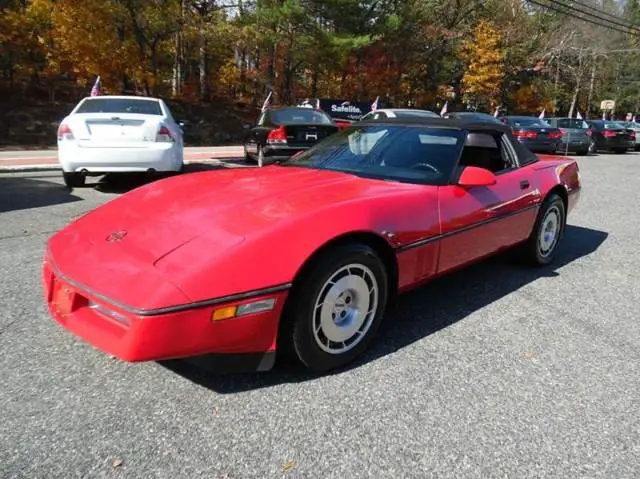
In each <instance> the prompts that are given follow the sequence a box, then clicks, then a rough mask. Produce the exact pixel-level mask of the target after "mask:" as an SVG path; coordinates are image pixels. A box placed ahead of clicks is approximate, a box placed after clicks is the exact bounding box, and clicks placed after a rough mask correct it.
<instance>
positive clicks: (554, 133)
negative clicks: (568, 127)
mask: <svg viewBox="0 0 640 479" xmlns="http://www.w3.org/2000/svg"><path fill="white" fill-rule="evenodd" d="M549 138H551V139H552V140H557V139H558V138H562V131H552V132H550V133H549Z"/></svg>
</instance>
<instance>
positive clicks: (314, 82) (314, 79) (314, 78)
mask: <svg viewBox="0 0 640 479" xmlns="http://www.w3.org/2000/svg"><path fill="white" fill-rule="evenodd" d="M319 76H320V75H319V73H318V62H316V64H315V65H314V67H313V73H312V74H311V98H317V96H318V78H319Z"/></svg>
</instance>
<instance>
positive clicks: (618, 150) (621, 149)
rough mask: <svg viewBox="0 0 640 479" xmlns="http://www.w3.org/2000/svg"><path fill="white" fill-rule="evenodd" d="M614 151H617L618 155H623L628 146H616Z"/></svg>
mask: <svg viewBox="0 0 640 479" xmlns="http://www.w3.org/2000/svg"><path fill="white" fill-rule="evenodd" d="M613 151H614V152H616V153H617V154H618V155H623V154H625V153H626V152H627V149H626V148H614V150H613Z"/></svg>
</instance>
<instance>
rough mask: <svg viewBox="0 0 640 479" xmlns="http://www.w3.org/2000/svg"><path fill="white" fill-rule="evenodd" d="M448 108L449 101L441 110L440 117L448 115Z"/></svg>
mask: <svg viewBox="0 0 640 479" xmlns="http://www.w3.org/2000/svg"><path fill="white" fill-rule="evenodd" d="M448 107H449V101H445V102H444V106H443V107H442V110H440V116H444V115H446V114H447V109H448Z"/></svg>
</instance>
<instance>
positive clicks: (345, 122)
mask: <svg viewBox="0 0 640 479" xmlns="http://www.w3.org/2000/svg"><path fill="white" fill-rule="evenodd" d="M444 117H445V118H447V119H450V120H458V121H471V122H484V123H487V122H488V123H500V124H506V125H509V126H510V127H511V131H512V134H513V135H514V137H515V138H516V139H517V140H518V141H519V142H520V143H521V144H522V145H525V146H526V147H527V148H528V149H529V150H531V151H533V152H544V153H556V152H569V151H571V152H575V153H577V154H578V155H586V154H588V153H590V152H595V151H597V150H612V151H616V152H620V153H622V152H626V151H627V150H628V149H638V148H639V142H640V137H638V136H637V135H636V132H638V131H640V125H639V124H637V123H631V122H625V123H622V122H615V121H604V120H579V119H572V118H550V119H549V120H543V119H539V118H537V117H529V116H502V117H499V118H496V117H494V116H492V115H489V114H487V113H482V112H449V113H446V114H445V115H444ZM416 118H425V119H428V118H440V115H439V114H437V113H435V112H433V111H428V110H420V109H409V108H383V109H373V110H372V109H371V107H370V106H369V105H366V104H362V103H357V102H349V101H342V100H326V99H325V100H323V99H318V100H317V102H316V104H315V107H314V106H311V104H305V105H304V106H287V107H278V108H272V109H266V111H264V112H263V113H262V114H261V115H260V117H259V119H258V121H257V123H256V124H255V126H253V127H251V126H249V125H247V133H246V135H245V137H244V141H243V147H244V156H245V159H246V160H249V161H255V162H257V163H258V165H260V166H262V165H263V164H264V163H265V162H267V161H283V160H286V159H288V158H290V157H292V156H293V155H295V154H298V153H300V152H303V151H305V150H307V149H309V148H310V147H312V146H314V145H315V144H316V143H318V142H319V141H321V140H323V139H324V138H326V137H328V136H330V135H332V134H334V133H336V132H337V131H339V130H340V129H343V128H346V127H348V126H350V125H352V124H353V123H355V122H362V121H370V120H381V119H382V120H384V119H400V120H402V119H406V120H409V119H416ZM181 125H182V124H181V123H179V122H177V121H176V120H175V119H174V118H173V116H172V114H171V111H170V110H169V107H168V106H167V105H166V103H165V102H164V101H162V100H161V99H158V98H149V97H136V96H97V97H88V98H84V99H82V100H81V101H80V102H79V103H78V105H77V106H76V107H75V108H74V109H73V111H71V113H70V114H69V115H68V116H67V117H65V118H64V119H63V121H62V122H61V124H60V127H59V129H58V135H57V136H58V156H59V161H60V164H61V166H62V171H63V177H64V181H65V183H66V184H67V186H69V187H76V186H81V185H82V184H84V182H85V178H86V177H87V176H99V175H104V174H106V173H114V172H135V171H137V172H151V173H167V172H179V171H181V170H182V168H183V165H184V140H183V131H182V126H181Z"/></svg>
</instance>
